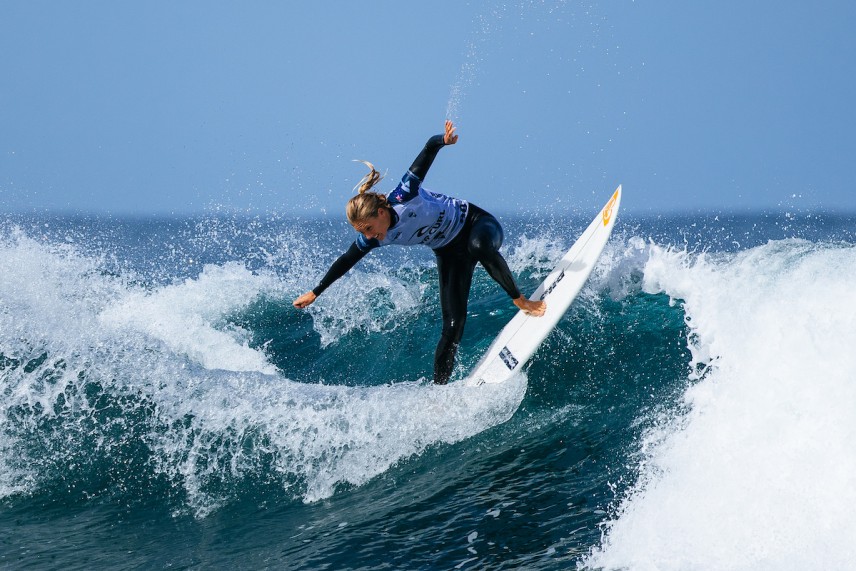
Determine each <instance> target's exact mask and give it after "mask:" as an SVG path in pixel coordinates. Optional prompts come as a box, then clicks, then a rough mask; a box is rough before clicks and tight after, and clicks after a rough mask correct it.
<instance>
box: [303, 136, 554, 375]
mask: <svg viewBox="0 0 856 571" xmlns="http://www.w3.org/2000/svg"><path fill="white" fill-rule="evenodd" d="M457 142H458V135H457V134H456V133H455V126H454V124H453V123H452V122H451V121H446V129H445V133H444V134H442V135H435V136H433V137H431V138H430V139H428V142H427V143H426V144H425V147H424V148H423V149H422V151H421V152H420V153H419V156H417V157H416V160H414V161H413V164H412V165H411V166H410V169H409V170H408V171H407V172H406V173H405V174H404V176H403V177H402V178H401V182H399V183H398V186H396V187H395V189H394V190H393V191H392V192H390V193H389V194H387V195H383V194H380V193H377V192H371V191H370V189H371V188H372V187H373V186H374V185H375V184H377V183H378V182H379V181H380V179H381V178H382V177H381V176H380V174H379V173H378V172H377V171H376V170H375V168H374V166H372V165H371V163H366V165H368V167H369V168H370V169H371V172H370V173H369V174H368V175H366V176H365V177H364V178H363V180H362V181H360V188H359V194H358V195H357V196H355V197H353V198H351V200H349V201H348V205H347V207H346V214H347V216H348V222H350V223H351V225H352V226H353V227H354V229H355V230H356V231H357V232H359V233H360V235H359V236H357V239H356V240H354V242H353V244H351V247H350V248H348V251H347V252H345V253H344V254H342V255H341V256H339V258H338V259H337V260H336V261H335V262H333V265H332V266H330V269H329V270H328V271H327V274H326V275H325V276H324V277H323V278H322V279H321V282H320V283H319V284H318V286H316V287H315V288H314V289H313V290H312V291H309V292H306V293H305V294H303V295H301V296H300V297H298V298H297V299H295V300H294V306H295V307H297V308H304V307H307V306H309V305H310V304H311V303H312V302H314V301H315V299H316V298H317V297H318V296H319V295H321V293H322V292H323V291H324V290H325V289H327V288H328V287H329V286H330V285H331V284H332V283H333V282H335V281H336V280H337V279H339V278H340V277H342V276H343V275H345V273H347V272H348V270H350V269H351V268H353V267H354V265H355V264H356V263H357V262H359V261H360V260H361V259H362V258H363V256H365V255H366V254H367V253H368V252H369V251H370V250H373V249H374V248H377V247H379V246H387V245H390V244H398V245H401V246H415V245H417V244H422V245H425V246H428V247H429V248H431V249H432V250H434V254H435V256H436V257H437V270H438V272H439V275H440V307H441V309H442V312H443V331H442V334H441V335H440V342H439V343H438V344H437V350H436V351H435V353H434V382H435V383H438V384H446V383H447V382H448V381H449V377H451V375H452V369H453V367H454V365H455V355H456V354H457V352H458V345H459V343H460V341H461V336H462V335H463V333H464V323H465V322H466V319H467V301H468V299H469V295H470V286H471V284H472V280H473V272H474V271H475V268H476V264H477V263H480V264H481V265H482V266H484V268H485V269H486V270H487V272H488V274H490V276H491V277H492V278H493V279H494V280H495V281H496V282H497V283H498V284H499V285H500V286H502V289H504V290H505V292H506V293H507V294H508V296H509V297H510V298H511V299H512V301H513V303H514V305H516V306H517V307H518V308H520V309H521V310H523V311H524V312H526V313H527V314H529V315H534V316H541V315H544V310H545V309H546V307H547V306H546V304H545V303H544V302H543V301H531V300H529V299H527V298H526V297H525V296H523V295H522V294H521V293H520V290H519V289H518V288H517V285H516V284H515V282H514V277H513V276H512V275H511V271H510V270H509V269H508V264H507V263H506V262H505V259H504V258H503V257H502V255H501V254H500V253H499V247H500V246H501V245H502V239H503V233H502V227H501V226H500V225H499V222H498V221H497V219H496V218H494V217H493V216H492V215H491V214H490V213H488V212H485V211H484V210H482V209H481V208H479V207H478V206H476V205H475V204H470V203H469V202H467V201H466V200H461V199H459V198H452V197H450V196H445V195H443V194H438V193H435V192H431V191H429V190H428V189H426V188H425V187H424V186H423V185H422V183H423V181H424V180H425V175H426V174H428V169H429V168H431V164H432V163H433V162H434V158H435V157H436V156H437V153H438V152H439V151H440V149H441V148H443V147H444V146H446V145H454V144H455V143H457Z"/></svg>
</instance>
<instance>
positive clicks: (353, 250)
mask: <svg viewBox="0 0 856 571" xmlns="http://www.w3.org/2000/svg"><path fill="white" fill-rule="evenodd" d="M368 253H369V250H362V249H360V247H359V246H358V245H357V242H356V241H354V243H353V244H351V247H350V248H348V251H347V252H345V253H344V254H342V255H341V256H339V257H338V258H337V259H336V261H335V262H333V265H332V266H330V269H329V270H327V273H326V274H325V275H324V277H323V278H321V282H320V283H319V284H318V285H317V286H316V287H315V289H313V290H312V293H314V294H315V295H316V296H318V295H321V293H322V292H323V291H324V290H325V289H327V288H328V287H330V285H332V283H333V282H334V281H336V280H338V279H339V278H341V277H342V276H344V275H345V274H346V273H348V270H350V269H351V268H353V267H354V266H355V265H356V264H357V262H359V261H360V260H362V259H363V257H364V256H365V255H366V254H368Z"/></svg>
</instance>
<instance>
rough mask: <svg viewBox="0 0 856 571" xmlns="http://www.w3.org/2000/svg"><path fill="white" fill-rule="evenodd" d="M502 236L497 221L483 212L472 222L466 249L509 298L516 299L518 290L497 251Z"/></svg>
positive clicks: (518, 295)
mask: <svg viewBox="0 0 856 571" xmlns="http://www.w3.org/2000/svg"><path fill="white" fill-rule="evenodd" d="M503 237H504V236H503V233H502V226H500V225H499V221H498V220H497V219H496V218H494V217H493V215H492V214H489V213H487V212H484V213H482V214H481V215H480V216H479V217H478V219H477V220H476V221H475V222H474V223H473V227H472V230H471V231H470V237H469V240H468V242H467V249H468V250H469V253H470V255H471V256H472V257H474V258H475V259H476V260H478V261H479V262H480V263H481V265H482V266H484V269H485V270H487V273H488V274H490V277H492V278H493V279H494V280H495V281H496V283H498V284H499V285H500V286H502V289H504V290H505V292H506V293H507V294H508V295H509V296H511V299H517V298H519V297H520V290H519V289H517V284H516V283H515V282H514V276H513V275H511V270H510V269H509V268H508V264H507V263H506V261H505V258H503V257H502V254H500V253H499V247H500V246H502V239H503Z"/></svg>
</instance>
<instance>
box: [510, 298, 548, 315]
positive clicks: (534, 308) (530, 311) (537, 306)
mask: <svg viewBox="0 0 856 571" xmlns="http://www.w3.org/2000/svg"><path fill="white" fill-rule="evenodd" d="M514 305H516V306H517V307H518V309H520V310H521V311H523V313H525V314H526V315H531V316H532V317H541V316H542V315H544V312H545V311H547V302H545V301H532V300H530V299H526V297H525V296H522V295H521V296H520V297H518V298H517V299H515V300H514Z"/></svg>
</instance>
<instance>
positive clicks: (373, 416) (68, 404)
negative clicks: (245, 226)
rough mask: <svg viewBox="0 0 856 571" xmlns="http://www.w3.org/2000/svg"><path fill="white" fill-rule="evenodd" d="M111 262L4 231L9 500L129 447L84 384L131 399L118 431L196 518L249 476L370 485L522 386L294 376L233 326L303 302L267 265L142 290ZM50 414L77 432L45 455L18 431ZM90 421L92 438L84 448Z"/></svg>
mask: <svg viewBox="0 0 856 571" xmlns="http://www.w3.org/2000/svg"><path fill="white" fill-rule="evenodd" d="M102 267H103V264H102V262H101V261H100V260H99V259H93V258H88V257H86V256H83V255H81V254H79V253H78V252H76V251H75V250H74V248H72V247H69V246H53V245H49V244H45V243H43V242H41V241H39V240H35V239H31V238H29V237H27V236H26V235H24V234H23V233H20V232H16V233H15V235H13V236H11V237H8V238H4V239H2V240H0V353H2V355H3V356H4V358H6V359H12V360H15V361H17V362H18V363H19V364H16V365H10V363H11V361H10V362H9V363H7V365H9V366H7V367H5V368H3V369H0V387H2V391H0V418H3V419H4V421H6V420H7V419H12V418H14V419H15V420H13V421H10V422H14V423H15V426H8V425H7V428H8V430H6V431H4V432H3V433H2V434H0V494H2V495H0V497H7V496H9V495H12V494H19V493H29V492H33V491H35V490H37V489H38V488H39V487H40V486H42V485H45V484H49V483H50V482H46V481H45V478H48V477H49V476H48V474H49V473H50V472H51V470H50V469H45V468H46V467H47V468H51V467H57V466H59V467H60V470H61V469H62V466H65V465H74V464H81V463H82V464H86V463H93V462H94V460H92V458H98V459H99V460H98V461H99V462H104V461H108V462H109V457H110V454H111V452H112V449H113V448H116V447H121V446H124V445H125V443H124V440H123V441H122V442H116V441H115V440H111V439H112V438H115V436H114V435H113V428H111V426H100V425H99V422H100V421H99V420H98V418H101V417H102V416H103V415H100V414H99V411H98V410H95V409H94V408H93V406H94V405H93V404H92V403H91V401H88V400H87V398H86V396H85V394H86V392H87V390H86V387H85V386H84V385H88V386H89V387H90V388H92V387H93V386H94V385H97V387H98V388H97V390H98V391H99V392H103V394H105V395H107V396H108V397H113V400H114V402H116V403H120V404H121V406H125V407H132V408H130V409H128V410H125V411H123V413H122V414H121V415H120V418H119V419H117V422H119V423H130V422H135V423H138V424H137V425H135V427H134V429H133V430H128V428H129V427H128V426H124V427H123V430H122V434H124V435H125V436H123V438H141V439H142V442H140V443H136V444H142V445H143V446H142V448H144V449H146V450H149V451H150V452H151V454H152V458H151V459H150V460H149V461H148V462H147V463H146V464H147V465H148V466H151V467H152V468H153V469H154V470H155V471H156V472H157V473H159V474H162V475H163V476H164V477H166V479H167V480H168V481H169V482H171V483H172V485H173V486H174V487H175V488H176V489H181V490H183V492H184V496H185V497H186V502H187V505H186V506H185V507H186V508H187V509H189V510H190V511H192V512H193V513H194V514H196V515H197V516H200V517H202V516H205V515H207V514H209V513H211V512H212V511H213V510H216V509H217V508H218V507H220V506H221V505H223V504H224V503H226V502H228V501H229V500H230V498H232V497H233V495H234V494H235V493H236V492H235V491H234V490H235V488H236V487H239V486H237V485H236V484H238V483H240V482H241V481H243V480H244V479H246V478H250V479H253V478H256V479H259V480H262V481H271V479H273V481H277V482H280V483H281V485H282V486H283V487H284V488H286V489H287V490H289V492H290V493H292V494H293V495H294V496H295V497H299V498H302V499H303V500H304V501H316V500H319V499H322V498H325V497H329V496H330V495H331V494H333V493H334V492H335V490H336V489H337V488H338V487H339V486H341V485H361V484H364V483H365V482H367V481H368V480H369V479H371V478H373V477H375V476H377V475H378V474H381V473H383V472H384V471H386V470H388V469H389V468H390V466H393V465H395V464H396V463H398V462H401V461H402V460H404V459H406V458H408V457H410V456H412V455H418V454H419V453H420V452H422V451H423V450H425V449H426V448H427V447H429V446H432V445H435V444H437V443H443V442H446V443H450V442H456V441H459V440H461V439H464V438H468V437H470V436H473V435H475V434H478V433H479V432H481V431H483V430H485V429H487V428H489V427H491V426H495V425H497V424H499V423H502V422H504V421H505V420H507V419H508V418H510V417H511V415H512V414H513V413H514V411H515V410H516V409H517V407H518V406H519V404H520V402H521V401H522V399H523V395H524V393H525V390H526V379H525V377H523V376H520V377H518V378H517V379H515V380H514V381H513V382H509V383H506V384H504V385H502V386H500V387H488V388H485V387H478V388H471V387H464V386H462V385H460V384H457V385H450V386H445V387H440V386H426V385H425V384H423V383H418V382H406V383H399V384H395V385H387V386H377V387H342V386H324V385H314V384H302V383H296V382H293V381H290V380H288V379H285V378H283V377H282V375H280V374H279V373H278V372H277V370H276V368H275V367H274V366H273V365H272V364H271V363H269V362H268V361H267V360H266V358H265V355H264V353H263V352H261V351H258V350H256V349H253V348H251V347H249V346H248V343H247V341H248V340H247V332H243V331H238V330H235V329H234V328H230V327H229V326H228V324H227V321H228V319H227V318H228V315H229V314H230V313H232V312H235V311H239V310H241V309H242V308H246V307H247V305H248V304H249V303H251V302H252V300H254V299H257V298H258V297H259V296H261V295H267V296H272V297H273V298H276V297H277V296H280V297H282V298H284V299H285V300H290V299H291V298H293V297H294V292H293V291H292V292H288V291H285V290H284V288H283V287H282V286H281V285H280V284H279V283H278V282H277V278H276V277H275V276H274V275H273V274H265V273H254V272H250V271H248V270H247V269H246V268H245V267H243V266H242V265H240V264H236V263H227V264H224V265H222V266H208V267H206V268H205V270H204V271H203V272H202V273H201V274H200V275H199V276H198V277H197V278H196V279H190V280H185V281H184V282H181V283H176V284H173V285H167V286H159V287H150V288H144V287H142V286H139V285H136V284H137V280H134V279H133V278H132V277H129V278H128V279H125V278H123V277H121V276H116V275H114V274H110V273H109V272H105V271H103V270H102ZM392 283H394V282H393V281H391V282H389V283H387V286H388V285H389V284H392ZM405 297H407V295H405ZM40 355H41V356H40ZM24 363H27V366H25V365H24ZM44 419H52V421H53V422H54V424H56V423H60V425H61V426H62V424H61V423H67V428H72V429H73V430H64V429H63V428H60V429H52V430H51V431H49V432H45V433H38V434H37V435H36V437H37V438H36V439H37V440H43V439H51V438H61V439H62V441H61V442H59V441H57V442H55V443H53V445H51V446H48V448H50V449H51V450H52V451H53V453H52V455H51V457H43V456H42V457H40V456H39V452H38V450H39V449H37V452H35V453H30V452H29V447H28V445H27V444H26V442H25V441H24V439H26V438H27V437H28V435H31V434H32V431H34V430H35V431H38V430H40V429H39V428H38V427H39V425H40V422H41V421H42V420H44ZM131 419H134V420H131ZM87 430H88V431H91V433H86V434H83V435H82V436H83V437H85V439H86V441H87V443H81V442H75V438H77V436H80V435H81V433H80V431H87ZM132 435H137V436H132ZM49 444H50V443H49ZM13 451H14V453H13ZM54 471H55V470H54Z"/></svg>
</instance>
